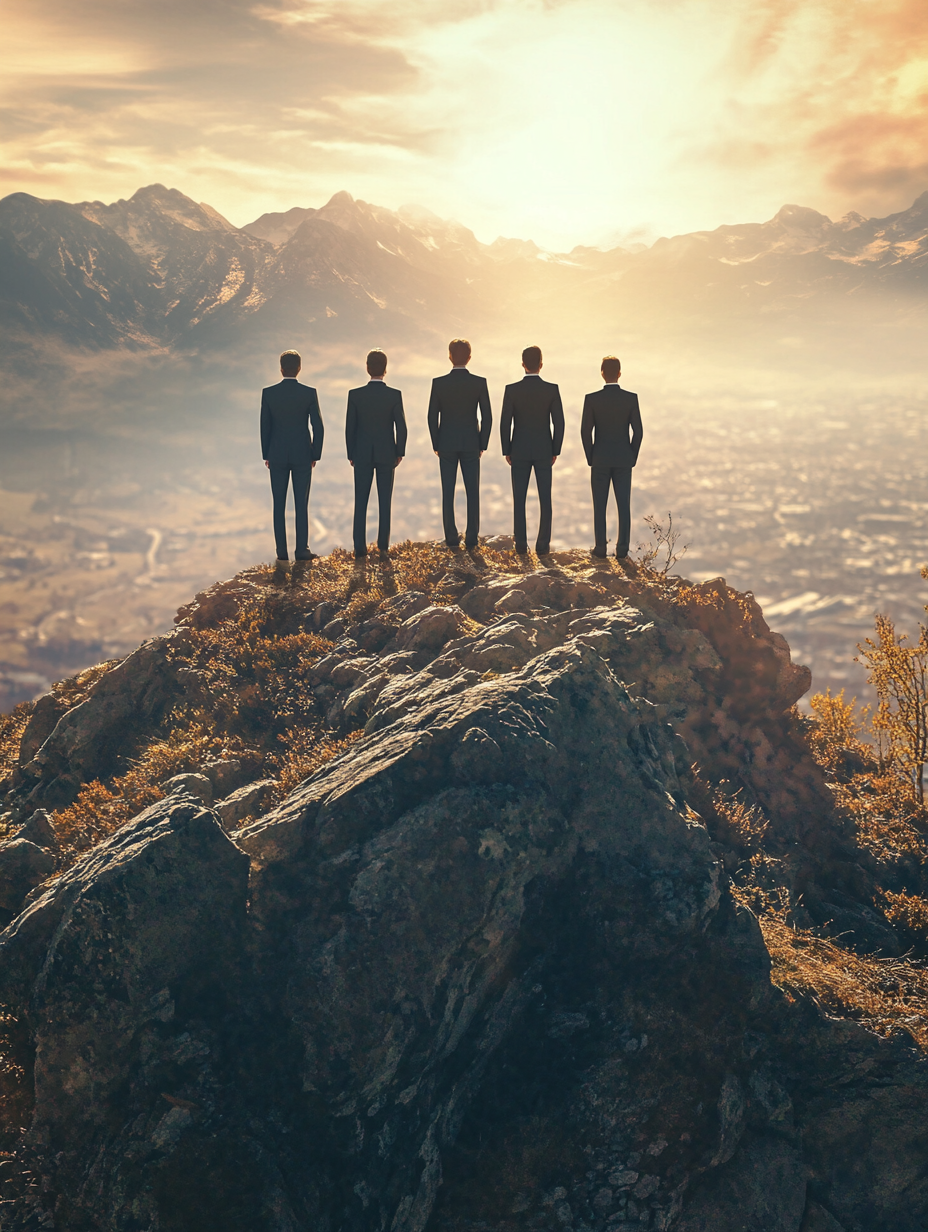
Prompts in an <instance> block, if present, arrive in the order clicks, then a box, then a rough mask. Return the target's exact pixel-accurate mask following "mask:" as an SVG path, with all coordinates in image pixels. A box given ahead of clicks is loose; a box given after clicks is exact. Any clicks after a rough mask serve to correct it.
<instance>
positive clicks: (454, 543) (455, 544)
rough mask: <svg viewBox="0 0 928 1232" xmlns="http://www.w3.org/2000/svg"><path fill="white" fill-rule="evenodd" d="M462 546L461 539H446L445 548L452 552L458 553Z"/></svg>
mask: <svg viewBox="0 0 928 1232" xmlns="http://www.w3.org/2000/svg"><path fill="white" fill-rule="evenodd" d="M460 546H461V541H460V539H446V540H445V547H448V548H450V549H451V551H452V552H456V551H457V550H458V548H459V547H460Z"/></svg>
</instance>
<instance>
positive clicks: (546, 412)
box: [499, 373, 564, 556]
mask: <svg viewBox="0 0 928 1232" xmlns="http://www.w3.org/2000/svg"><path fill="white" fill-rule="evenodd" d="M499 434H500V440H501V441H502V445H503V455H504V456H505V457H507V458H509V459H510V471H511V479H512V508H513V533H514V536H515V541H516V551H519V552H524V551H526V550H527V548H528V542H527V541H528V531H527V529H526V523H525V498H526V496H527V495H528V482H529V479H530V478H531V475H532V471H533V470H534V472H535V486H536V487H537V489H538V504H539V505H540V507H541V516H540V518H539V521H538V538H537V540H536V541H535V551H536V552H538V554H539V555H540V556H543V555H545V553H546V552H548V551H549V549H550V547H551V472H552V467H553V466H554V463H553V461H552V458H556V457H557V456H558V455H559V454H560V452H561V446H562V445H563V443H564V408H563V406H562V405H561V394H560V391H559V390H558V387H557V386H556V385H554V384H552V383H551V382H550V381H543V380H542V379H541V377H540V376H539V375H538V374H537V373H529V374H527V375H526V376H525V377H523V378H522V380H521V381H518V382H516V383H515V384H514V385H507V386H506V392H505V393H504V394H503V410H502V414H501V415H500V421H499Z"/></svg>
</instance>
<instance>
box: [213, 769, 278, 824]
mask: <svg viewBox="0 0 928 1232" xmlns="http://www.w3.org/2000/svg"><path fill="white" fill-rule="evenodd" d="M274 787H275V782H274V780H273V779H261V780H259V781H258V782H257V783H248V784H246V786H244V787H240V788H239V789H238V790H237V791H233V792H232V793H231V795H228V796H226V798H225V799H224V800H219V801H218V802H217V803H216V804H215V806H214V808H215V811H216V813H217V815H218V817H219V819H220V821H221V822H222V824H223V826H224V827H225V829H226V830H234V829H236V828H237V827H238V826H240V825H241V824H242V822H243V821H246V820H248V819H249V818H252V817H257V816H258V814H259V813H260V812H261V810H262V808H263V807H264V805H265V803H266V801H267V800H268V799H269V798H270V795H271V792H272V791H273V789H274Z"/></svg>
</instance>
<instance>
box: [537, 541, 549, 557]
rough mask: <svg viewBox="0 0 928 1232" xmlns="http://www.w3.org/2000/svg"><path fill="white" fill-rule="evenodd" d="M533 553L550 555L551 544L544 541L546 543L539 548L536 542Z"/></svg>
mask: <svg viewBox="0 0 928 1232" xmlns="http://www.w3.org/2000/svg"><path fill="white" fill-rule="evenodd" d="M535 555H536V556H550V555H551V544H550V543H546V544H545V545H544V547H541V548H540V547H538V546H537V544H536V546H535Z"/></svg>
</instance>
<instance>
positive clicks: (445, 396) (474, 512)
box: [428, 368, 493, 548]
mask: <svg viewBox="0 0 928 1232" xmlns="http://www.w3.org/2000/svg"><path fill="white" fill-rule="evenodd" d="M478 409H479V411H480V421H479V423H478V421H477V411H478ZM428 421H429V434H430V435H431V438H432V448H433V449H434V450H435V452H436V453H437V454H438V463H439V469H440V471H441V512H442V522H443V523H444V531H445V542H446V543H447V544H449V545H450V546H452V547H457V545H458V543H459V542H460V535H459V534H458V529H457V526H456V525H455V521H454V488H455V484H456V483H457V477H458V466H460V468H461V478H462V479H463V480H464V491H465V492H466V493H467V527H466V529H465V531H464V542H465V544H466V545H467V547H469V548H472V547H476V546H477V534H478V532H479V530H480V454H481V452H482V451H483V450H485V449H486V447H487V445H488V444H489V443H490V428H491V427H492V425H493V413H492V411H491V410H490V394H489V391H488V390H487V382H486V377H482V376H475V375H474V373H472V372H468V370H467V369H466V368H452V369H451V371H450V372H449V373H447V374H446V375H445V376H437V377H435V379H434V380H433V381H432V394H431V397H430V398H429V414H428Z"/></svg>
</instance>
